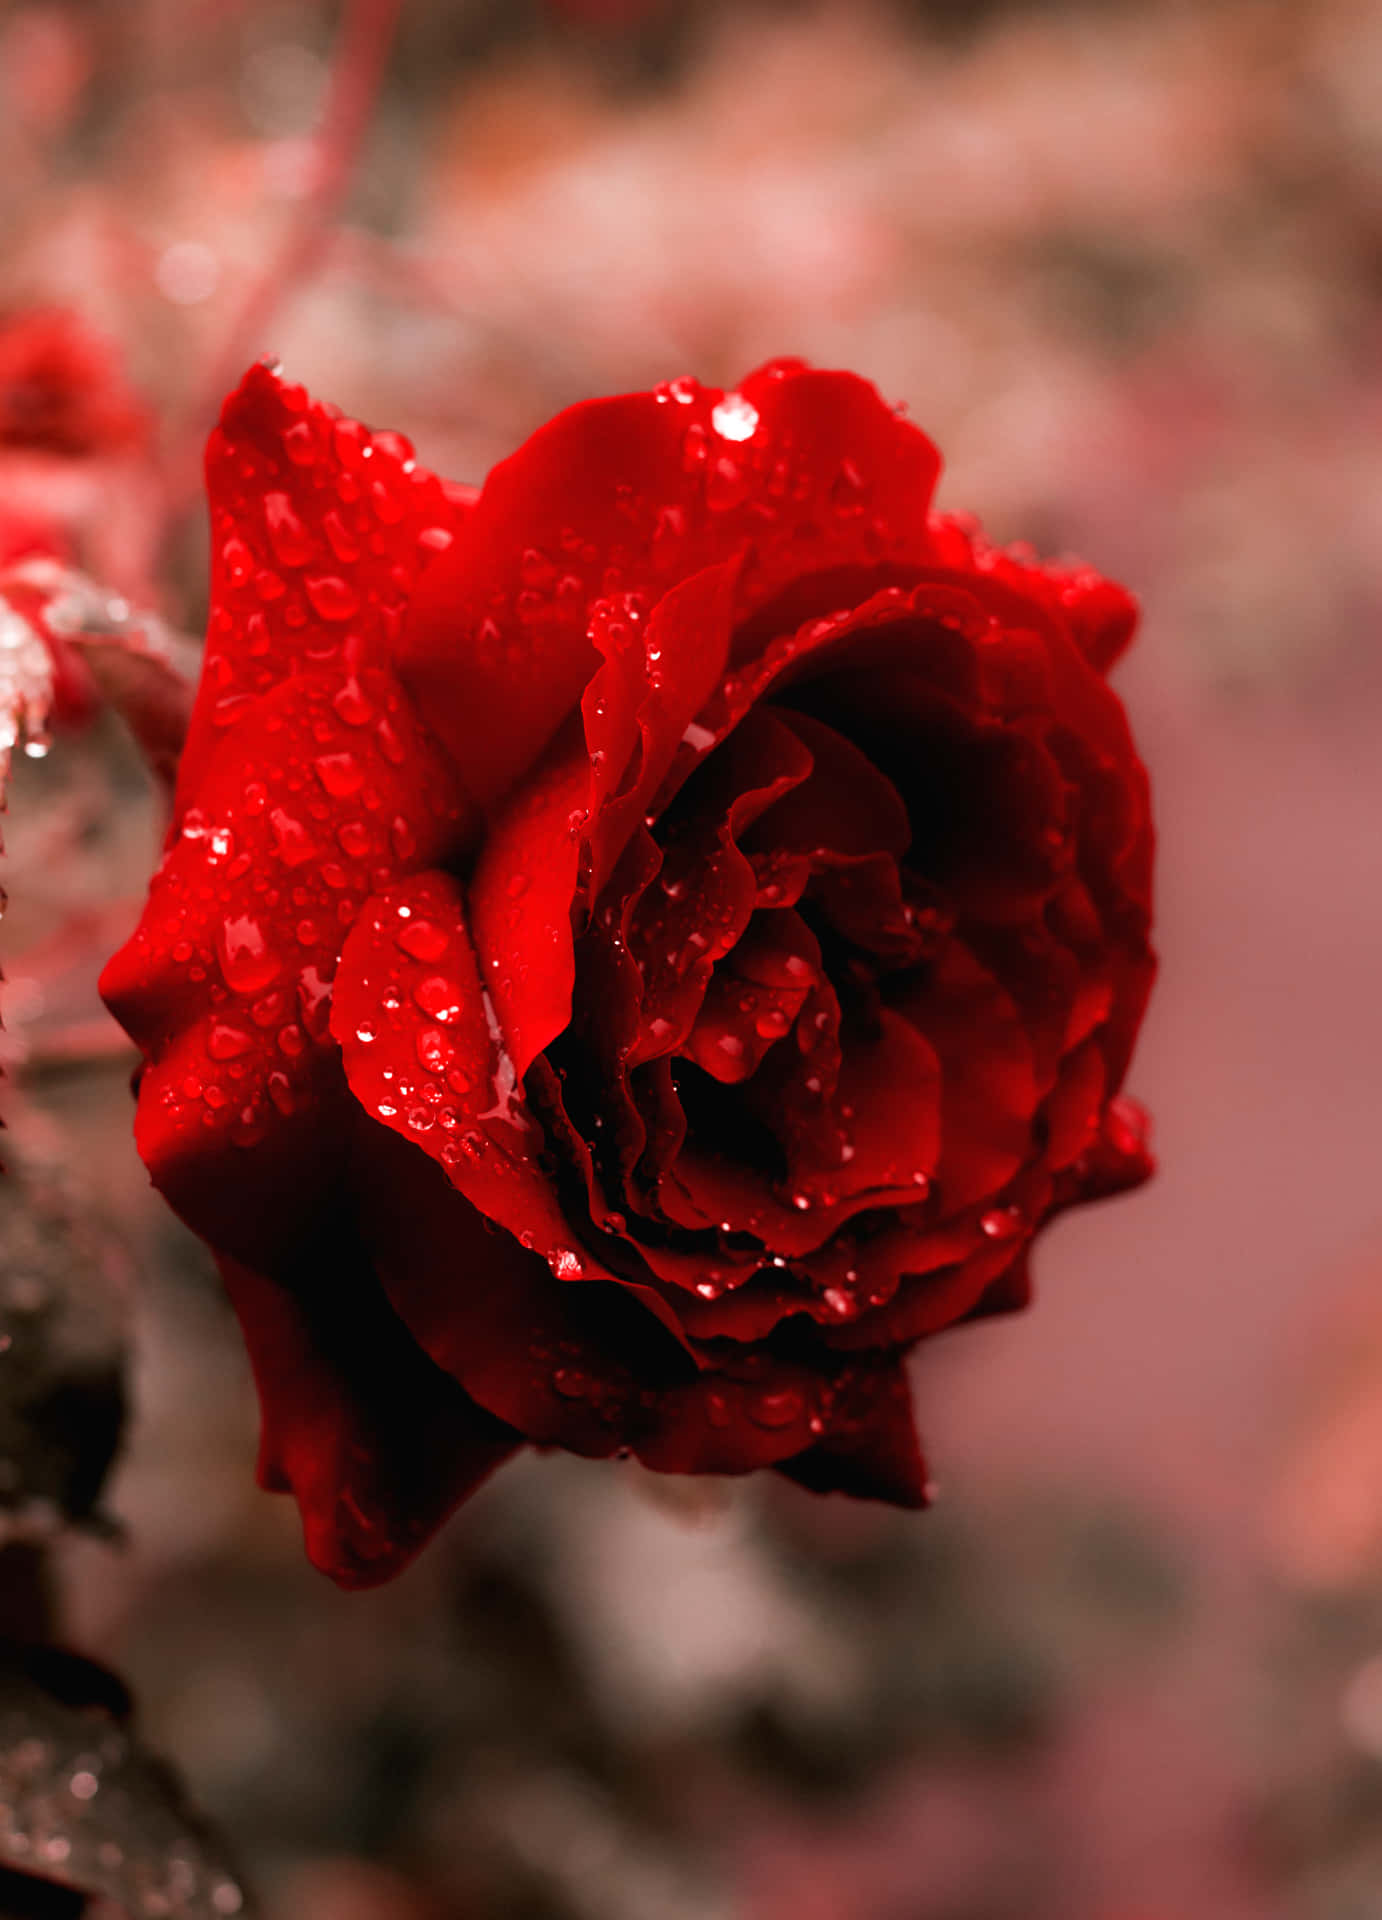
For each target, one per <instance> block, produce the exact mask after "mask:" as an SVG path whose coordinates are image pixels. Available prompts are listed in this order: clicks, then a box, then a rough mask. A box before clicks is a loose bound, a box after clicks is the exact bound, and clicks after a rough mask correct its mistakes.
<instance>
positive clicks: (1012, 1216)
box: [979, 1207, 1024, 1240]
mask: <svg viewBox="0 0 1382 1920" xmlns="http://www.w3.org/2000/svg"><path fill="white" fill-rule="evenodd" d="M1023 1225H1024V1222H1023V1217H1022V1209H1021V1207H990V1208H989V1210H988V1212H987V1213H985V1214H983V1215H982V1216H981V1218H980V1221H979V1231H980V1232H981V1233H983V1234H986V1235H987V1236H988V1238H989V1239H990V1240H1011V1239H1012V1237H1013V1235H1014V1234H1017V1233H1021V1231H1022V1228H1023Z"/></svg>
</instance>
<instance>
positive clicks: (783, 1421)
mask: <svg viewBox="0 0 1382 1920" xmlns="http://www.w3.org/2000/svg"><path fill="white" fill-rule="evenodd" d="M804 1406H805V1402H804V1401H803V1399H802V1397H801V1395H800V1394H799V1393H798V1392H797V1390H796V1388H795V1387H776V1388H761V1389H759V1390H758V1391H757V1392H755V1393H751V1394H750V1395H749V1400H748V1411H749V1418H750V1420H752V1421H753V1422H754V1424H755V1425H756V1426H760V1427H769V1428H772V1427H789V1426H791V1424H792V1422H793V1421H794V1420H797V1419H799V1418H800V1417H801V1413H802V1410H803V1408H804Z"/></svg>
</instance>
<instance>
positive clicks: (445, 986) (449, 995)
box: [413, 973, 461, 1026]
mask: <svg viewBox="0 0 1382 1920" xmlns="http://www.w3.org/2000/svg"><path fill="white" fill-rule="evenodd" d="M413 998H414V1000H415V1001H416V1002H417V1004H418V1005H419V1006H420V1007H421V1008H422V1011H423V1012H424V1013H426V1014H429V1015H430V1016H431V1018H432V1019H433V1020H439V1021H440V1022H441V1023H442V1025H443V1026H449V1025H450V1024H451V1022H452V1021H453V1020H459V1019H460V1017H461V997H460V989H459V987H457V986H456V984H455V982H454V981H451V980H446V979H443V977H442V976H441V974H439V973H433V974H429V975H428V976H427V978H426V979H425V980H420V981H419V982H418V984H417V985H416V986H415V987H414V988H413Z"/></svg>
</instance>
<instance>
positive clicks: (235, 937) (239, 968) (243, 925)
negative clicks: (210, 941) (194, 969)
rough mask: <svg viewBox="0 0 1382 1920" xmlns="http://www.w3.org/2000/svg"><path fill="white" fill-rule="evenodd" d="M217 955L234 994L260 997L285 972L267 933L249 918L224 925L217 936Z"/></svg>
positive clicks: (239, 916)
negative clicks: (272, 981) (256, 994)
mask: <svg viewBox="0 0 1382 1920" xmlns="http://www.w3.org/2000/svg"><path fill="white" fill-rule="evenodd" d="M216 953H217V958H218V959H219V960H220V963H221V973H222V975H223V977H224V979H225V983H226V985H227V986H228V987H229V988H230V989H231V991H232V992H233V993H260V992H262V991H263V989H264V988H265V987H267V986H268V984H269V982H270V981H271V980H275V979H276V978H277V977H278V974H279V973H280V971H281V970H282V962H281V961H280V959H279V957H278V955H277V954H276V953H275V952H274V950H273V948H272V947H271V946H270V945H269V943H268V940H267V938H266V937H265V934H264V929H263V928H262V927H261V926H260V924H259V922H258V921H257V920H254V919H252V918H251V917H250V915H249V914H239V915H236V916H234V917H232V918H228V919H226V920H223V921H222V922H221V924H220V926H219V927H218V929H217V932H216Z"/></svg>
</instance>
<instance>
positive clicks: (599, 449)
mask: <svg viewBox="0 0 1382 1920" xmlns="http://www.w3.org/2000/svg"><path fill="white" fill-rule="evenodd" d="M755 421H756V422H757V425H756V428H755V426H754V424H753V423H754V422H755ZM938 464H939V463H938V460H937V456H936V452H935V449H934V448H933V447H932V445H931V443H930V442H929V441H928V440H927V439H926V438H925V436H924V435H922V434H921V433H919V432H918V431H917V430H916V428H915V427H913V426H911V425H910V424H909V423H908V422H906V421H904V420H901V419H899V418H898V417H897V415H896V414H894V413H893V412H892V411H891V409H890V408H888V407H886V406H885V405H884V404H883V402H882V400H880V398H879V397H878V394H877V392H876V391H875V390H874V388H873V387H871V386H870V385H869V384H868V383H867V382H866V381H863V380H859V379H857V378H856V377H855V376H854V375H853V374H847V373H817V372H813V371H810V370H807V369H803V368H802V367H801V366H800V365H799V364H797V365H788V364H787V363H779V364H778V366H777V367H776V368H764V369H762V370H761V371H760V372H758V373H756V374H754V375H752V376H751V377H750V378H749V379H748V380H746V381H745V382H744V385H743V388H742V390H741V395H730V396H728V397H726V396H725V395H723V394H721V393H720V392H719V391H718V389H702V388H699V387H695V386H694V385H693V383H690V382H679V383H678V384H677V387H676V388H675V389H666V390H663V391H661V392H659V393H656V394H652V393H638V394H626V395H623V396H622V397H620V398H618V399H610V400H591V401H585V402H583V403H582V404H581V405H579V406H575V407H569V408H568V409H567V410H566V412H565V413H561V414H558V416H557V418H556V419H555V420H553V421H551V422H550V423H549V424H548V425H547V426H545V427H543V428H541V429H540V430H539V431H538V432H537V433H535V434H534V435H533V436H532V438H531V439H530V440H528V441H527V442H526V443H525V444H524V445H523V446H522V447H520V448H519V450H518V452H517V453H515V454H513V455H511V456H510V458H509V459H507V460H504V461H502V462H501V463H500V464H499V465H498V466H497V467H496V468H495V469H494V470H493V472H492V473H491V474H490V475H489V478H488V479H487V480H486V482H485V484H484V487H483V489H482V490H481V494H480V498H479V501H478V503H477V505H476V508H475V511H474V513H473V514H472V515H471V516H470V518H469V520H468V521H467V523H466V526H465V528H464V530H463V531H462V533H461V534H460V536H459V538H458V540H457V541H456V543H455V545H454V546H453V547H452V549H451V550H450V551H449V552H448V553H447V555H446V556H445V558H444V559H443V560H442V561H441V562H439V563H438V564H437V565H436V566H435V567H433V568H431V569H430V570H429V572H428V574H427V577H426V579H425V581H424V582H423V584H422V585H421V587H420V589H419V591H418V593H417V594H416V595H415V597H414V600H413V604H412V608H411V612H410V614H409V618H408V622H407V626H406V629H405V632H404V635H403V639H402V650H401V653H400V656H399V657H400V660H401V664H402V671H403V675H404V678H405V680H406V682H407V684H408V685H409V686H410V687H411V688H412V689H413V690H414V692H415V693H416V694H417V695H418V697H419V699H420V701H421V703H422V705H423V708H424V711H426V712H427V713H428V714H429V715H436V716H438V719H437V724H438V725H439V726H441V727H442V728H443V729H444V731H443V737H444V738H445V740H446V743H447V745H448V746H449V747H450V748H451V751H452V752H453V754H454V755H455V756H456V759H457V763H458V764H459V765H461V766H463V767H464V768H465V769H466V777H467V779H468V780H469V782H470V783H471V786H472V790H473V791H474V793H475V794H476V797H477V798H478V799H480V800H481V802H482V803H483V804H486V805H488V804H490V803H491V802H492V801H493V800H494V799H495V798H497V797H498V796H499V795H500V794H502V793H503V792H504V791H505V790H506V789H507V788H508V787H509V786H510V785H511V784H512V782H513V781H514V780H515V779H516V778H518V777H519V776H520V775H521V774H522V772H523V771H524V770H525V769H526V768H527V767H529V766H531V765H532V764H533V762H534V761H535V760H536V759H537V758H538V756H539V755H540V754H541V752H542V750H543V748H544V746H545V745H546V743H547V741H548V740H549V739H550V738H551V736H552V734H553V733H554V732H555V731H556V729H557V727H558V726H559V725H560V724H561V722H562V720H563V719H564V718H565V717H566V715H567V714H568V713H569V712H570V711H571V709H572V707H573V706H574V705H575V704H576V703H577V701H578V700H579V699H580V696H581V692H582V690H583V688H584V687H585V686H586V684H587V682H588V681H589V680H590V678H591V675H592V674H593V673H594V671H595V669H596V667H597V666H598V664H599V662H598V658H597V656H596V654H595V652H594V650H593V649H592V648H591V646H590V644H589V642H588V640H587V639H586V632H587V627H588V622H589V610H590V607H591V605H592V604H593V603H594V602H595V601H596V600H598V599H601V598H604V597H607V596H609V595H611V594H615V593H621V592H625V593H627V592H636V593H642V594H644V595H646V596H647V598H648V601H649V604H652V603H653V602H655V601H656V600H657V599H658V598H660V597H661V596H662V595H663V594H664V593H665V592H666V591H667V589H668V588H669V587H672V586H674V585H675V584H676V583H677V582H678V581H680V580H685V579H687V578H688V577H689V576H690V575H692V574H694V573H698V572H700V571H701V569H702V568H704V567H707V566H713V565H715V564H716V563H718V562H722V561H725V560H729V559H733V558H734V557H735V556H737V555H740V554H743V553H745V552H746V551H747V550H748V549H750V548H752V550H753V555H754V565H753V567H752V569H751V573H750V574H747V575H746V576H745V580H744V584H743V587H742V590H741V594H740V604H741V607H742V608H750V607H752V606H756V605H758V604H760V603H761V602H762V601H763V600H765V599H767V598H769V597H770V596H771V595H773V594H775V593H777V592H779V591H780V590H781V589H782V588H783V587H784V586H786V585H787V584H789V583H790V582H791V581H793V580H795V579H797V578H799V577H800V576H801V575H802V574H804V573H808V572H818V571H822V570H829V569H831V568H839V567H847V566H850V565H858V564H860V563H861V562H864V561H869V562H876V561H877V560H878V559H879V557H880V556H881V555H882V554H884V553H901V554H903V555H905V556H906V557H908V558H911V559H916V558H918V557H922V556H924V555H925V553H926V551H927V545H928V536H927V533H926V513H927V508H928V506H929V503H930V497H931V490H932V487H933V486H934V483H935V477H936V471H937V467H938ZM496 713H502V714H503V715H504V724H503V726H502V727H496V726H494V725H493V724H492V719H491V716H492V715H494V714H496Z"/></svg>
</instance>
